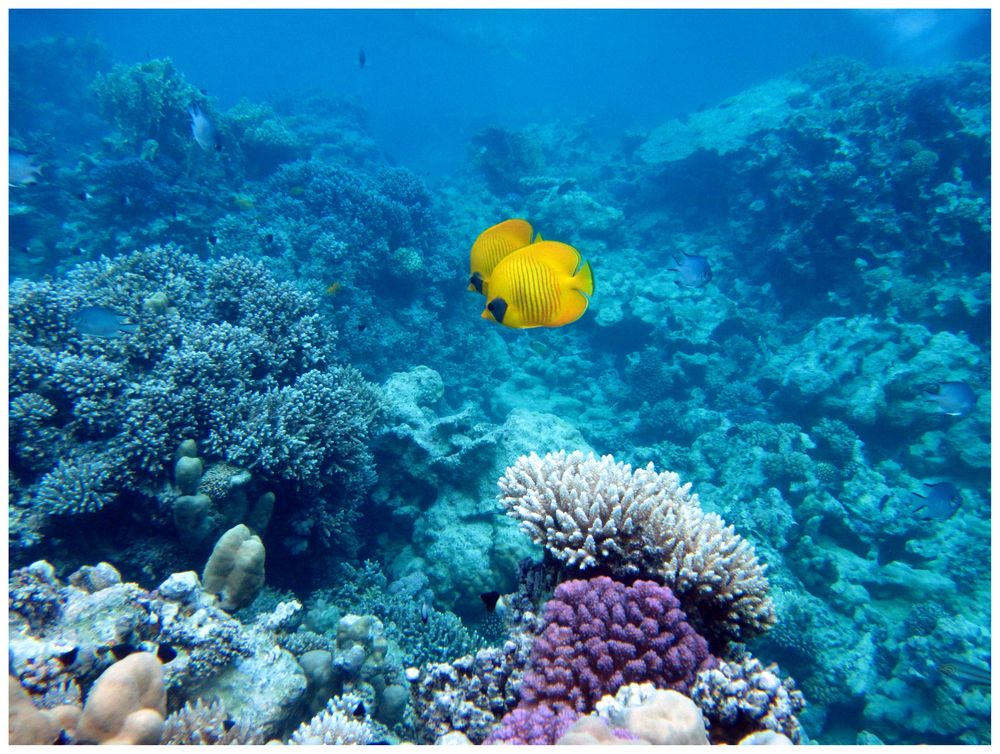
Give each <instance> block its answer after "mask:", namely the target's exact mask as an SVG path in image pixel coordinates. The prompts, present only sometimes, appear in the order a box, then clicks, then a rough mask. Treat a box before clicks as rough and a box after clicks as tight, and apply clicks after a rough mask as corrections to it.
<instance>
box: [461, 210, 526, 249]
mask: <svg viewBox="0 0 1000 754" xmlns="http://www.w3.org/2000/svg"><path fill="white" fill-rule="evenodd" d="M531 232H532V229H531V223H529V222H528V221H527V220H522V219H521V218H520V217H512V218H510V219H509V220H504V221H503V222H502V223H497V224H496V225H493V226H491V227H489V228H487V229H486V230H484V231H483V232H482V233H480V234H479V237H478V238H477V239H476V242H475V243H474V244H473V249H475V247H476V246H477V245H479V242H480V241H482V242H484V243H485V242H487V241H489V240H491V239H494V238H500V237H502V238H504V239H509V242H510V243H511V248H514V249H520V248H521V247H522V246H527V245H528V244H529V243H531Z"/></svg>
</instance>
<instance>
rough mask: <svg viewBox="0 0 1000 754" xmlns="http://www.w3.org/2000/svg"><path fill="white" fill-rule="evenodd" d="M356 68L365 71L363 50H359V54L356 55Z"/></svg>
mask: <svg viewBox="0 0 1000 754" xmlns="http://www.w3.org/2000/svg"><path fill="white" fill-rule="evenodd" d="M358 68H360V69H361V70H362V71H363V70H364V69H365V48H364V47H362V48H361V52H359V53H358Z"/></svg>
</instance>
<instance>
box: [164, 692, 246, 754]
mask: <svg viewBox="0 0 1000 754" xmlns="http://www.w3.org/2000/svg"><path fill="white" fill-rule="evenodd" d="M263 739H264V737H263V736H262V735H261V734H260V732H259V731H256V730H254V729H253V728H252V727H251V726H250V725H248V724H247V723H246V721H245V720H238V721H234V720H232V719H231V718H230V717H229V715H227V714H226V710H225V708H224V707H223V706H222V705H221V704H220V703H219V702H211V703H206V702H205V701H204V700H203V699H195V700H194V701H193V702H190V701H189V702H187V703H185V705H184V706H183V707H181V708H180V709H179V710H177V711H176V712H171V713H170V714H169V715H167V719H166V720H165V721H164V724H163V736H162V738H161V739H160V743H161V744H165V745H196V744H197V745H220V746H249V745H256V744H262V743H264V740H263Z"/></svg>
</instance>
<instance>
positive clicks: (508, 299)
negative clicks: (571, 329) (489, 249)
mask: <svg viewBox="0 0 1000 754" xmlns="http://www.w3.org/2000/svg"><path fill="white" fill-rule="evenodd" d="M581 263H582V264H581ZM593 293H594V276H593V273H592V271H591V269H590V262H584V261H583V258H582V257H581V256H580V252H578V251H577V250H576V249H574V248H573V247H572V246H570V245H569V244H564V243H560V242H559V241H539V242H538V243H534V244H532V245H530V246H527V247H525V248H522V249H519V250H517V251H514V252H513V253H510V254H508V255H507V256H505V257H503V259H501V260H500V261H499V262H498V263H497V265H496V267H494V269H493V271H492V274H491V276H490V283H489V290H488V292H487V304H486V308H485V309H484V310H483V313H482V317H483V319H492V320H494V321H496V322H499V323H500V324H502V325H504V326H506V327H513V328H517V329H522V328H529V327H561V326H562V325H567V324H569V323H570V322H575V321H576V320H578V319H579V318H580V317H581V316H582V315H583V313H584V312H585V311H586V310H587V305H588V304H589V302H590V296H592V295H593Z"/></svg>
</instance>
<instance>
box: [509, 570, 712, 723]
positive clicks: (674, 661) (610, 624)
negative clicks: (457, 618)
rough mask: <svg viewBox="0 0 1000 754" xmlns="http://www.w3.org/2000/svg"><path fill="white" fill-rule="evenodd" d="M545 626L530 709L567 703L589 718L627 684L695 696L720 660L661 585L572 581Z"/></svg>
mask: <svg viewBox="0 0 1000 754" xmlns="http://www.w3.org/2000/svg"><path fill="white" fill-rule="evenodd" d="M545 621H546V626H545V629H544V630H543V631H542V633H541V635H540V636H539V637H538V639H537V640H536V641H535V643H534V645H533V646H532V650H531V666H530V669H529V670H528V672H527V673H526V674H525V677H524V681H523V683H522V684H521V703H522V705H524V706H534V705H540V704H544V703H549V704H554V703H557V702H565V703H570V704H572V705H573V706H574V708H575V709H576V710H577V712H581V713H585V712H589V711H590V710H592V709H593V707H594V704H595V703H596V702H597V701H598V700H599V699H600V698H601V697H602V696H604V695H606V694H614V693H615V692H617V691H618V689H619V688H620V687H621V686H623V685H624V684H626V683H643V682H649V683H653V684H655V685H656V686H657V687H658V688H666V689H674V690H676V691H680V692H681V693H687V692H688V690H689V689H690V687H691V684H692V683H693V682H694V677H695V674H696V673H697V672H698V671H699V670H701V669H703V668H705V667H714V665H715V662H716V661H715V658H714V657H712V656H711V655H710V654H709V651H708V643H707V642H706V641H705V639H704V638H703V637H702V636H700V635H699V634H698V633H696V632H695V631H694V629H692V628H691V627H690V626H689V625H688V623H687V620H686V618H685V616H684V614H683V612H681V611H680V603H679V602H678V601H677V598H676V597H674V595H673V592H671V591H670V589H669V588H668V587H665V586H662V585H660V584H657V583H655V582H653V581H636V582H635V583H634V584H632V585H631V586H626V585H625V584H622V583H620V582H618V581H613V580H612V579H610V578H608V577H607V576H598V577H596V578H592V579H579V580H574V581H567V582H564V583H562V584H560V585H559V586H558V587H557V588H556V590H555V594H554V595H553V597H552V599H551V600H550V601H549V603H548V604H547V605H546V607H545ZM568 676H569V677H568Z"/></svg>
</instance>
